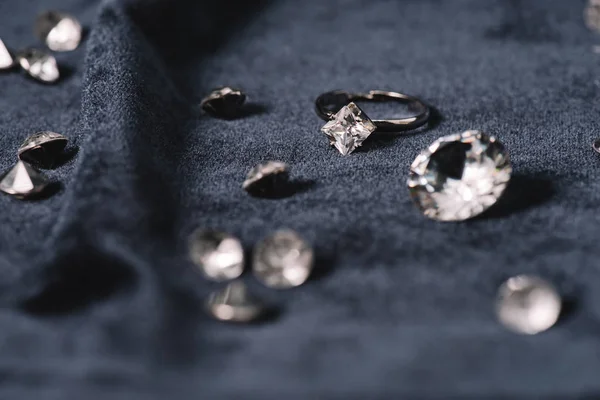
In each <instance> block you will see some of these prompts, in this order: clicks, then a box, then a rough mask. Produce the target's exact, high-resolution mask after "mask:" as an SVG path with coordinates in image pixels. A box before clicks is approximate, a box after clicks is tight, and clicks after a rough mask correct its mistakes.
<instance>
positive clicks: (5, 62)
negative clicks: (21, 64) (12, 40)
mask: <svg viewBox="0 0 600 400" xmlns="http://www.w3.org/2000/svg"><path fill="white" fill-rule="evenodd" d="M14 65H15V59H14V58H13V56H12V54H10V51H8V49H7V48H6V46H5V45H4V42H3V41H2V40H0V71H2V70H6V69H9V68H12V67H13V66H14Z"/></svg>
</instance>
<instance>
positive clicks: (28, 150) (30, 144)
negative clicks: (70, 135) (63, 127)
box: [18, 131, 67, 168]
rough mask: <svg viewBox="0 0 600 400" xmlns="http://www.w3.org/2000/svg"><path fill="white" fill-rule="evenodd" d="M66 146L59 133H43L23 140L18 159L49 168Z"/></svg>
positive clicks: (65, 140)
mask: <svg viewBox="0 0 600 400" xmlns="http://www.w3.org/2000/svg"><path fill="white" fill-rule="evenodd" d="M66 145H67V138H66V137H64V136H63V135H61V134H60V133H55V132H50V131H43V132H38V133H35V134H33V135H31V136H29V137H28V138H27V139H25V142H23V144H22V145H21V147H19V150H18V154H19V158H20V159H21V160H23V161H26V162H28V163H30V164H34V165H38V166H40V167H41V168H51V167H52V166H53V165H54V162H55V161H56V159H57V157H59V156H60V155H61V153H62V151H63V150H64V148H65V146H66Z"/></svg>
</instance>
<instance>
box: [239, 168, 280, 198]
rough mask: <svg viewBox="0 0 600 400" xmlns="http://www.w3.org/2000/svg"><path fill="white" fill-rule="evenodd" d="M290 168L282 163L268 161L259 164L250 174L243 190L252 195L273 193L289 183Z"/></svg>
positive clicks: (243, 185)
mask: <svg viewBox="0 0 600 400" xmlns="http://www.w3.org/2000/svg"><path fill="white" fill-rule="evenodd" d="M288 177H289V168H288V166H287V164H286V163H284V162H282V161H268V162H266V163H264V164H258V165H256V166H255V167H254V168H252V169H251V170H250V172H248V175H247V176H246V180H245V181H244V183H243V184H242V188H243V189H244V190H246V191H248V192H250V193H252V194H261V193H266V192H269V191H273V190H275V189H276V188H277V186H278V185H279V184H280V183H282V182H285V181H287V179H288Z"/></svg>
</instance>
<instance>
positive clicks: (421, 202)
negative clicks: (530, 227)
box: [408, 131, 512, 221]
mask: <svg viewBox="0 0 600 400" xmlns="http://www.w3.org/2000/svg"><path fill="white" fill-rule="evenodd" d="M511 172H512V168H511V165H510V161H509V158H508V154H507V153H506V150H505V149H504V146H502V144H500V143H499V142H498V141H496V138H494V137H491V136H488V135H486V134H485V133H483V132H479V131H466V132H463V133H460V134H455V135H449V136H444V137H442V138H440V139H438V140H436V141H435V142H433V143H432V144H431V146H429V148H427V149H426V150H424V151H423V152H422V153H421V154H420V155H419V156H418V157H417V158H416V159H415V161H414V162H413V163H412V165H411V167H410V177H409V178H408V188H409V190H410V194H411V196H412V198H413V199H414V200H415V202H416V203H417V205H418V206H419V207H420V208H421V211H423V214H425V215H426V216H427V217H429V218H433V219H437V220H440V221H462V220H465V219H468V218H472V217H474V216H476V215H479V214H481V213H482V212H484V211H485V210H487V209H488V208H489V207H491V206H492V205H493V204H494V203H495V202H496V201H497V200H498V198H500V196H501V195H502V193H503V192H504V189H506V185H507V184H508V181H509V180H510V174H511Z"/></svg>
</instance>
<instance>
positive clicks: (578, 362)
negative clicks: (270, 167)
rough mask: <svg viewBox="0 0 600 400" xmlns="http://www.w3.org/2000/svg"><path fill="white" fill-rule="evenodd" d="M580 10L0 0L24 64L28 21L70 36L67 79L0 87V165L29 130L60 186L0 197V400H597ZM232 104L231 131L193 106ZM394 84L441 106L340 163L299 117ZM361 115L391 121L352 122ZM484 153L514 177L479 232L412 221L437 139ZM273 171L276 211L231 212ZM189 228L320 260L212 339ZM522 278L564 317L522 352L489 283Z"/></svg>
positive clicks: (523, 3) (585, 41)
mask: <svg viewBox="0 0 600 400" xmlns="http://www.w3.org/2000/svg"><path fill="white" fill-rule="evenodd" d="M584 6H585V2H584V1H583V0H573V1H565V0H510V1H508V0H489V1H478V0H453V1H439V0H404V1H391V0H388V1H385V0H327V1H324V0H307V1H303V2H298V1H293V0H289V1H288V0H273V1H244V0H220V1H216V0H215V1H213V0H189V1H185V0H136V1H133V0H131V1H116V0H105V1H102V2H93V1H83V0H79V1H76V0H44V1H42V0H35V1H21V0H4V1H2V2H0V21H1V23H0V38H2V40H4V41H5V43H6V44H7V45H8V46H10V47H11V48H12V49H19V48H23V47H26V46H30V45H37V46H41V43H39V42H38V41H37V40H36V38H35V37H34V36H33V34H32V29H33V21H34V19H35V16H36V15H37V14H38V13H39V12H41V11H44V10H46V9H56V10H62V11H66V12H69V13H71V14H73V15H75V16H77V17H78V18H79V19H80V20H81V21H82V23H83V24H84V25H85V26H86V27H87V28H88V31H87V34H86V38H85V40H84V42H83V44H82V46H81V47H80V48H79V49H78V50H76V51H74V52H70V53H58V54H56V57H57V59H58V61H59V64H60V66H61V68H62V72H63V78H62V80H61V81H60V82H59V83H58V84H56V85H51V86H47V85H40V84H38V83H36V82H34V81H32V80H29V79H27V78H26V77H25V76H24V75H23V74H21V73H18V72H11V73H3V74H2V75H0V127H1V130H2V134H1V135H0V167H2V168H3V169H5V170H6V169H8V168H10V167H11V165H13V164H14V162H15V160H16V151H17V148H18V146H19V145H20V144H21V142H22V141H23V139H24V138H25V137H26V136H27V135H29V134H31V133H33V132H35V131H38V130H53V131H56V132H60V133H63V134H65V135H66V136H68V137H69V138H70V140H71V141H70V145H69V148H68V152H67V156H66V157H65V159H64V160H63V163H62V165H59V166H58V167H57V168H55V169H53V170H50V171H47V172H48V175H49V176H50V177H51V178H52V179H53V180H55V181H57V182H60V183H61V187H60V189H59V190H58V191H56V193H53V195H52V196H49V197H48V198H46V199H43V200H39V201H32V202H28V201H19V200H16V199H14V198H11V197H9V196H2V197H0V208H1V209H2V213H1V215H2V217H1V218H2V220H1V221H0V289H1V290H0V304H2V309H1V311H0V355H1V357H0V377H1V384H0V398H2V399H36V400H40V399H60V400H66V399H78V400H79V399H86V400H90V399H91V400H93V399H106V398H110V399H128V400H135V399H144V400H149V399H166V398H171V399H184V400H187V399H226V398H227V399H245V398H248V399H280V398H289V399H292V398H293V399H296V398H298V399H316V398H319V399H321V398H322V399H337V398H339V399H394V398H406V399H417V398H418V399H421V398H422V399H449V398H460V399H469V398H472V399H488V398H522V399H530V398H544V399H547V398H556V399H573V398H598V397H600V379H598V371H600V356H599V354H600V337H599V336H598V332H599V329H600V328H599V327H600V290H598V288H599V287H600V266H599V263H598V257H599V256H600V247H599V246H598V237H599V236H600V217H599V213H598V212H597V210H598V203H597V201H596V200H600V180H599V179H598V174H599V173H600V160H599V159H598V155H597V154H595V153H594V152H593V151H592V150H591V147H590V144H591V142H592V140H593V139H595V138H598V137H600V128H598V123H597V120H598V108H597V107H598V106H597V104H598V100H599V94H600V83H599V80H598V74H597V71H598V63H599V57H600V55H598V54H595V53H594V52H593V46H594V45H595V44H596V43H598V39H599V37H598V36H596V35H595V34H594V33H592V32H590V31H589V30H588V29H587V28H586V27H585V25H584V23H583V18H582V15H583V9H584ZM222 85H230V86H238V87H241V88H243V89H244V90H245V91H246V92H247V93H248V94H249V96H250V104H249V107H248V108H246V111H245V115H244V116H243V117H242V118H238V119H235V120H231V121H224V120H218V119H214V118H211V117H208V116H206V115H204V114H202V113H201V112H200V110H199V107H198V104H199V101H200V99H201V98H202V97H203V96H204V95H206V94H207V93H208V92H209V91H210V90H211V89H213V88H215V87H218V86H222ZM333 89H347V90H360V91H362V90H369V89H386V90H397V91H401V92H404V93H408V94H411V95H415V96H419V97H421V98H422V99H424V100H425V101H427V102H428V103H429V104H431V105H432V106H434V107H435V110H436V112H434V115H433V118H432V120H431V122H430V124H429V125H428V126H427V127H426V128H423V129H420V130H419V131H418V132H415V134H414V135H379V136H377V137H376V136H373V137H372V138H370V139H369V140H368V141H367V142H365V144H364V146H363V148H362V149H361V150H360V151H357V152H355V153H353V154H351V155H350V156H347V157H342V156H341V155H340V154H338V153H337V151H335V149H332V148H331V147H330V146H329V145H328V143H327V139H326V137H325V136H324V135H323V134H322V133H320V132H319V128H320V127H321V126H322V125H323V122H322V121H321V120H319V118H318V117H317V116H316V115H315V113H314V110H313V102H314V99H315V98H316V97H317V96H318V95H319V94H320V93H322V92H323V91H326V90H333ZM364 106H365V110H366V111H367V114H369V115H370V116H371V117H373V118H380V117H384V118H385V117H387V116H389V114H390V113H392V112H394V108H393V107H385V106H383V105H381V106H380V105H372V104H364ZM467 129H481V130H484V131H486V132H488V133H491V134H494V135H496V136H497V137H498V138H499V139H500V140H501V141H502V142H503V143H504V144H505V146H506V147H507V149H508V150H509V152H510V155H511V158H512V161H513V166H514V177H513V179H512V183H511V185H510V186H509V189H508V191H507V193H506V196H505V197H504V198H503V200H502V201H501V202H500V203H499V204H498V205H497V206H496V207H494V208H493V209H492V210H490V211H489V212H488V213H486V215H484V216H482V217H480V218H476V219H474V220H471V221H468V222H465V223H437V222H435V221H430V220H428V219H426V218H424V217H423V216H421V215H420V214H419V212H418V211H417V208H416V207H414V205H413V204H412V202H411V200H410V198H409V195H408V191H407V188H406V178H407V176H408V168H409V165H410V163H411V162H412V160H413V159H414V157H415V156H416V155H417V154H418V152H419V151H420V150H421V149H423V148H425V147H426V146H427V145H429V144H430V143H431V142H432V141H434V140H435V139H436V138H438V137H440V136H443V135H446V134H451V133H456V132H461V131H464V130H467ZM270 159H275V160H282V161H285V162H287V163H289V164H290V166H291V170H292V177H293V179H294V188H295V190H294V193H290V194H291V195H290V196H287V197H285V198H281V199H259V198H252V197H249V196H248V195H247V194H246V193H245V192H244V191H243V190H241V183H242V181H243V179H244V176H245V174H246V172H247V171H248V170H249V169H250V168H251V167H252V166H254V165H255V164H257V163H258V162H261V161H266V160H270ZM198 226H206V227H212V228H218V229H223V230H226V231H229V232H231V233H233V234H235V235H238V236H239V237H240V238H241V240H242V242H243V244H244V246H245V248H246V249H247V250H248V254H249V255H250V253H251V249H252V247H253V246H254V245H255V244H256V243H257V241H258V240H259V239H260V238H261V237H264V236H265V235H267V234H269V233H271V232H272V231H273V230H275V229H277V228H282V227H286V228H292V229H296V230H298V231H299V232H300V233H301V234H302V235H303V236H304V237H305V238H306V239H307V240H308V241H310V242H311V243H312V244H313V245H314V247H315V251H316V254H317V264H316V270H315V273H314V278H313V279H311V280H310V281H309V282H307V284H305V285H304V286H302V287H299V288H297V289H294V290H289V291H275V290H270V289H267V288H265V287H262V286H261V285H260V284H258V283H257V282H256V280H255V279H254V278H253V277H252V276H251V274H250V273H246V274H245V275H244V277H243V279H244V280H245V281H247V282H248V284H249V285H250V287H251V288H252V290H253V291H254V292H255V293H256V294H257V295H259V296H262V297H263V298H265V299H266V300H267V301H268V302H270V303H272V304H275V305H277V306H279V307H280V310H281V312H280V313H279V315H277V317H276V318H273V319H272V320H269V321H266V322H264V323H262V324H257V325H251V326H244V325H242V326H232V325H228V324H222V323H217V322H215V321H213V320H211V319H210V318H209V317H207V316H206V314H205V313H204V312H203V305H202V304H203V301H204V299H205V298H206V296H207V295H208V294H209V293H210V292H211V291H213V290H215V289H217V288H218V287H220V285H218V284H214V283H210V282H207V281H206V280H204V279H203V278H202V277H201V276H200V275H199V274H198V273H197V272H196V270H195V269H194V267H193V265H192V264H191V262H190V261H189V260H188V258H187V254H186V252H187V237H188V235H189V234H190V233H191V232H192V230H193V229H194V228H196V227H198ZM519 273H535V274H539V275H541V276H543V277H545V278H547V279H549V280H550V281H552V282H553V283H554V284H556V285H557V287H558V288H559V290H560V292H561V294H562V295H563V296H565V312H564V315H563V317H562V318H561V320H560V323H559V324H558V325H557V326H556V327H554V328H553V329H551V330H549V331H548V332H546V333H544V334H541V335H538V336H534V337H522V336H519V335H515V334H512V333H510V332H508V331H506V330H505V329H504V328H503V327H502V326H501V325H500V324H499V323H498V322H497V321H496V319H495V315H494V297H495V293H496V289H497V287H498V286H499V284H500V283H501V282H502V281H503V280H504V279H505V278H507V277H509V276H511V275H514V274H519Z"/></svg>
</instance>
